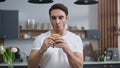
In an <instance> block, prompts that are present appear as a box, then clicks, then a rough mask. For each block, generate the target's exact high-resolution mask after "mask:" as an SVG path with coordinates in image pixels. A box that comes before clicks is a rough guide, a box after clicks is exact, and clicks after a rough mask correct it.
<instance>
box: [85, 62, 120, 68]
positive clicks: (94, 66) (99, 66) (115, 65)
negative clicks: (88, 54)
mask: <svg viewBox="0 0 120 68" xmlns="http://www.w3.org/2000/svg"><path fill="white" fill-rule="evenodd" d="M83 68H120V62H119V61H107V62H97V61H92V62H84V67H83Z"/></svg>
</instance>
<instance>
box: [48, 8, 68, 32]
mask: <svg viewBox="0 0 120 68" xmlns="http://www.w3.org/2000/svg"><path fill="white" fill-rule="evenodd" d="M67 19H68V16H66V14H65V13H64V12H63V11H62V10H60V9H54V10H52V11H51V15H50V21H51V24H52V26H53V30H54V31H55V32H57V33H60V32H63V31H64V29H65V24H66V22H67Z"/></svg>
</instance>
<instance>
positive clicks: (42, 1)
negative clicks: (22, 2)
mask: <svg viewBox="0 0 120 68" xmlns="http://www.w3.org/2000/svg"><path fill="white" fill-rule="evenodd" d="M28 2H29V3H34V4H46V3H52V2H53V0H28Z"/></svg>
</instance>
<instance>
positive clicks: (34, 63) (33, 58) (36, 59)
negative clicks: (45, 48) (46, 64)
mask: <svg viewBox="0 0 120 68" xmlns="http://www.w3.org/2000/svg"><path fill="white" fill-rule="evenodd" d="M42 56H43V53H42V51H41V50H32V51H31V53H30V55H29V59H28V68H38V65H39V63H40V60H41V58H42Z"/></svg>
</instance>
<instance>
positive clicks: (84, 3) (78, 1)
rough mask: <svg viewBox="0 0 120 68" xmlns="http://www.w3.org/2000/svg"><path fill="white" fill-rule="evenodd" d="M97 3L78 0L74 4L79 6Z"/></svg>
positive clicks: (90, 0)
mask: <svg viewBox="0 0 120 68" xmlns="http://www.w3.org/2000/svg"><path fill="white" fill-rule="evenodd" d="M97 3H98V1H96V0H77V1H76V2H74V4H77V5H92V4H97Z"/></svg>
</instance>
